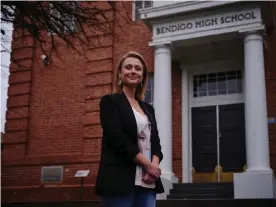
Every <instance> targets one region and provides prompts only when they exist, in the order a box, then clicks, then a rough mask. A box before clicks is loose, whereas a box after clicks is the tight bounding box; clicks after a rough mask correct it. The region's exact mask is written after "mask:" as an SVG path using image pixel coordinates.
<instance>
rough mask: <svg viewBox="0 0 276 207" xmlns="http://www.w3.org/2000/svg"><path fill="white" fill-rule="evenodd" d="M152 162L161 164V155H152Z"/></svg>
mask: <svg viewBox="0 0 276 207" xmlns="http://www.w3.org/2000/svg"><path fill="white" fill-rule="evenodd" d="M152 163H153V164H155V165H157V166H159V157H157V156H156V155H153V156H152Z"/></svg>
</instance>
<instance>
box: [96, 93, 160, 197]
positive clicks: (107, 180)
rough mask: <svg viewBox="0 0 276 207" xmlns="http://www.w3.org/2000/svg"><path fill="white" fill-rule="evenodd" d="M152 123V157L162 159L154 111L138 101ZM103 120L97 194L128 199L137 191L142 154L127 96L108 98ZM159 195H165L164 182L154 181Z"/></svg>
mask: <svg viewBox="0 0 276 207" xmlns="http://www.w3.org/2000/svg"><path fill="white" fill-rule="evenodd" d="M139 104H140V106H141V108H142V109H143V111H144V113H145V114H146V115H147V116H148V119H149V120H150V122H151V153H152V155H156V156H158V157H159V159H160V162H161V160H162V159H163V154H162V152H161V145H160V139H159V135H158V129H157V124H156V119H155V115H154V108H153V107H152V106H151V105H150V104H148V103H146V102H143V101H139ZM100 120H101V125H102V128H103V137H102V149H101V151H102V153H101V161H100V164H99V171H98V175H97V179H96V187H95V193H96V194H97V195H100V196H104V195H125V194H128V193H130V192H133V191H134V190H135V174H136V165H137V164H136V163H135V162H134V158H135V156H136V155H137V154H138V153H139V152H140V150H139V148H138V144H137V124H136V119H135V116H134V113H133V111H132V108H131V105H130V103H129V101H128V100H127V97H126V96H125V94H124V93H122V94H108V95H105V96H103V97H102V98H101V101H100ZM155 184H156V188H155V191H156V193H163V192H164V188H163V185H162V182H161V179H160V178H159V179H157V180H156V181H155Z"/></svg>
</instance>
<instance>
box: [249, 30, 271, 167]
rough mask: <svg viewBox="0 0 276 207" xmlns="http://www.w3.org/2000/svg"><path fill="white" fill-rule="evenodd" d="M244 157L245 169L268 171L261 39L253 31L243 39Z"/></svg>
mask: <svg viewBox="0 0 276 207" xmlns="http://www.w3.org/2000/svg"><path fill="white" fill-rule="evenodd" d="M244 55H245V59H244V63H245V65H244V67H245V68H244V70H245V75H244V82H245V84H244V91H245V120H246V122H245V124H246V158H247V171H248V172H256V171H261V172H272V170H271V168H270V161H269V142H268V124H267V105H266V87H265V70H264V54H263V38H262V36H261V35H260V34H259V33H257V32H250V33H247V34H246V37H245V39H244Z"/></svg>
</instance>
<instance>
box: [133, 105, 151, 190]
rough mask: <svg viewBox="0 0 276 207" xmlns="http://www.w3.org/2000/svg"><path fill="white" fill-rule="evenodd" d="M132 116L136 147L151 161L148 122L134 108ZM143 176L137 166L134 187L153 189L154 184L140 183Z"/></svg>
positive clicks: (141, 170) (145, 117)
mask: <svg viewBox="0 0 276 207" xmlns="http://www.w3.org/2000/svg"><path fill="white" fill-rule="evenodd" d="M132 109H133V112H134V116H135V119H136V123H137V131H138V136H137V141H138V147H139V149H140V152H141V153H142V154H143V155H145V156H146V157H147V158H148V159H149V160H150V161H151V143H150V136H151V128H150V121H149V120H148V117H147V116H146V115H143V114H141V113H139V112H137V111H136V110H135V109H134V108H132ZM144 175H145V171H144V170H143V168H142V167H140V166H139V165H137V167H136V177H135V185H136V186H142V187H145V188H155V183H153V184H150V185H149V184H146V183H144V182H143V181H142V178H143V176H144Z"/></svg>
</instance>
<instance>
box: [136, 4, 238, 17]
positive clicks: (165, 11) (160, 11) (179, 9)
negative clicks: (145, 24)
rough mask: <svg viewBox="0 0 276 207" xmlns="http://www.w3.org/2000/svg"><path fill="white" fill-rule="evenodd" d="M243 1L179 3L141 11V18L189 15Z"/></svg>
mask: <svg viewBox="0 0 276 207" xmlns="http://www.w3.org/2000/svg"><path fill="white" fill-rule="evenodd" d="M237 2H241V1H188V2H187V1H186V2H177V3H173V4H169V5H163V6H153V7H149V8H144V9H140V10H139V13H140V18H141V19H142V20H152V19H155V18H160V17H162V16H169V15H175V14H179V13H187V12H191V11H195V10H201V9H208V8H212V7H217V6H223V5H227V4H233V3H237Z"/></svg>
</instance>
